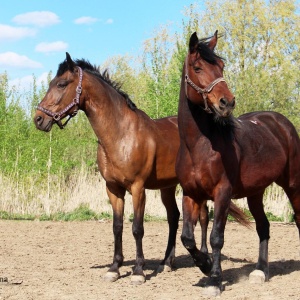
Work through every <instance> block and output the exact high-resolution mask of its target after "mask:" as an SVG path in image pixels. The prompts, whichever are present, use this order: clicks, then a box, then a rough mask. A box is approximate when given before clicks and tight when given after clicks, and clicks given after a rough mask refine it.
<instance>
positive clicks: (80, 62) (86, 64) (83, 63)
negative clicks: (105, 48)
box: [56, 59, 136, 110]
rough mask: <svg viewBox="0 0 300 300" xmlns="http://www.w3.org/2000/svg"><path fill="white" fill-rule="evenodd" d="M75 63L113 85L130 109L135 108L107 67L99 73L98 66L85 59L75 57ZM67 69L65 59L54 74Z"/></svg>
mask: <svg viewBox="0 0 300 300" xmlns="http://www.w3.org/2000/svg"><path fill="white" fill-rule="evenodd" d="M75 64H76V66H78V67H80V68H81V69H82V70H84V71H86V72H88V73H90V74H92V75H94V76H96V77H97V78H99V79H101V80H103V81H105V82H106V83H107V84H109V85H110V86H111V87H113V88H114V89H115V90H116V91H117V92H118V93H119V94H120V95H121V96H123V97H124V98H125V101H126V103H127V105H128V107H129V108H130V109H132V110H135V109H136V105H135V103H133V101H132V100H131V99H130V97H129V96H128V94H127V93H125V92H124V91H123V90H122V89H121V86H122V84H120V83H118V82H116V81H113V80H112V79H111V78H110V76H109V73H108V70H107V69H105V70H104V71H103V72H102V73H100V71H99V68H98V67H97V66H96V65H92V64H91V63H90V62H89V61H88V60H85V59H76V60H75ZM68 70H69V67H68V64H67V61H66V60H65V61H63V62H62V63H60V64H59V66H58V70H57V73H56V76H61V75H62V74H63V73H65V72H66V71H68Z"/></svg>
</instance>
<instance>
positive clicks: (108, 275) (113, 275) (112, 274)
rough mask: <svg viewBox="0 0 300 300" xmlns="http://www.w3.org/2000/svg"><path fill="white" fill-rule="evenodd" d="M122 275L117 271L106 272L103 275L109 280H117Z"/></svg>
mask: <svg viewBox="0 0 300 300" xmlns="http://www.w3.org/2000/svg"><path fill="white" fill-rule="evenodd" d="M119 277H120V275H119V274H118V273H115V272H106V274H105V275H104V276H103V279H104V280H105V281H108V282H115V281H116V280H118V279H119Z"/></svg>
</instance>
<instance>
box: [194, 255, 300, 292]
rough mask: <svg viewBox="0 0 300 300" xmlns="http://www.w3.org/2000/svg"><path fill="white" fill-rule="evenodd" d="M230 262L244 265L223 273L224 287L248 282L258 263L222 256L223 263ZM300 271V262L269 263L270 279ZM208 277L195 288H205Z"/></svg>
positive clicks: (203, 278) (281, 261)
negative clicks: (244, 281) (243, 281)
mask: <svg viewBox="0 0 300 300" xmlns="http://www.w3.org/2000/svg"><path fill="white" fill-rule="evenodd" d="M223 260H228V261H230V262H233V263H243V264H244V265H243V266H241V267H231V268H229V269H226V270H224V271H223V281H224V287H226V286H231V285H234V284H236V283H238V282H240V281H241V280H248V278H249V275H250V273H251V272H252V271H254V270H255V266H256V262H253V261H248V260H245V259H237V258H232V257H227V256H225V255H222V261H223ZM298 270H300V261H296V260H293V259H291V260H280V261H272V262H269V279H271V278H272V277H275V276H278V275H280V276H284V275H288V274H290V273H292V272H294V271H298ZM207 282H208V277H206V276H205V277H202V278H201V279H200V280H199V282H198V283H197V284H195V286H200V287H205V286H206V285H207Z"/></svg>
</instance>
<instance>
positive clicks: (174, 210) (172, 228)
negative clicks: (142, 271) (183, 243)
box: [157, 186, 180, 272]
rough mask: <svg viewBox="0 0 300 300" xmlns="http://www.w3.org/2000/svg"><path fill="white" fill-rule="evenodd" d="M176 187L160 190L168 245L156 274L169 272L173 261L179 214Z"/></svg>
mask: <svg viewBox="0 0 300 300" xmlns="http://www.w3.org/2000/svg"><path fill="white" fill-rule="evenodd" d="M175 191H176V186H174V187H171V188H166V189H161V199H162V202H163V204H164V206H165V208H166V211H167V219H168V224H169V237H168V245H167V249H166V252H165V257H164V259H163V261H162V262H161V263H160V265H159V267H158V269H157V272H162V271H165V272H166V271H167V272H168V271H171V270H172V267H173V264H174V260H175V244H176V235H177V229H178V222H179V216H180V212H179V209H178V207H177V203H176V199H175Z"/></svg>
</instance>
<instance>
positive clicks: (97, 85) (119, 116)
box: [82, 74, 133, 142]
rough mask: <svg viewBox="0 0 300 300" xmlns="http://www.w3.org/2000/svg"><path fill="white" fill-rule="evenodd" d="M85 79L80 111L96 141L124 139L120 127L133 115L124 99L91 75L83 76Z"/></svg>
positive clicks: (106, 84)
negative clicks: (96, 138) (89, 124)
mask: <svg viewBox="0 0 300 300" xmlns="http://www.w3.org/2000/svg"><path fill="white" fill-rule="evenodd" d="M85 77H86V80H85V82H84V83H83V89H82V90H83V91H84V105H83V108H82V110H83V111H84V112H85V114H86V116H87V117H88V119H89V121H90V123H91V126H92V128H93V130H94V132H95V134H96V136H97V137H98V140H99V141H101V142H104V141H110V142H112V140H113V142H115V141H116V140H118V139H119V138H120V139H121V138H124V130H121V127H122V126H124V124H125V123H129V122H130V119H128V117H127V116H128V114H131V113H133V112H132V111H131V110H130V108H129V107H128V105H127V103H126V101H125V99H124V98H123V96H122V95H120V94H119V93H118V92H117V91H116V90H115V89H114V88H113V87H111V86H110V85H109V84H108V83H106V82H104V81H103V80H101V79H98V78H96V77H94V76H93V75H91V74H88V75H87V74H85ZM108 133H109V134H108ZM112 136H113V137H114V138H113V139H112V138H111V137H112Z"/></svg>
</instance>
